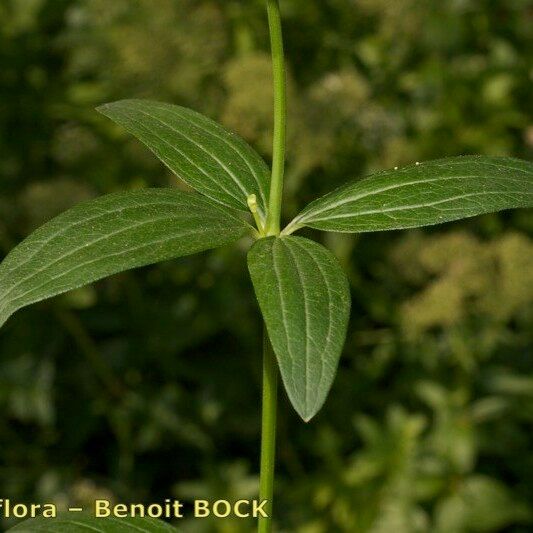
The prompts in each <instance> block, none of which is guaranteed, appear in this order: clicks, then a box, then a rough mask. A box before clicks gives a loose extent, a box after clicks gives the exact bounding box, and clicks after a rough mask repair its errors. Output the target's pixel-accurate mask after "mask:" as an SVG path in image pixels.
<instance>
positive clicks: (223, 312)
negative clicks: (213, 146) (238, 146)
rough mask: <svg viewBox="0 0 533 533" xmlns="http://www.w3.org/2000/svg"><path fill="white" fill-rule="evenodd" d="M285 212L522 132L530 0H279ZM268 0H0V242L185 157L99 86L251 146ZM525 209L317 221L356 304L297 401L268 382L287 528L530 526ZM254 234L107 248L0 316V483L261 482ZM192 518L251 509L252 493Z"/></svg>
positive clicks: (52, 497)
mask: <svg viewBox="0 0 533 533" xmlns="http://www.w3.org/2000/svg"><path fill="white" fill-rule="evenodd" d="M282 7H283V10H284V16H285V33H286V41H287V43H286V47H287V55H288V61H289V64H290V70H291V71H290V87H289V94H290V131H289V162H288V163H289V166H288V176H287V187H286V189H287V209H286V213H285V214H286V216H287V217H289V216H291V215H293V214H295V212H296V211H297V210H298V209H299V208H300V207H302V206H303V205H305V203H306V202H307V201H309V200H310V199H312V198H315V197H316V196H318V195H319V194H321V193H323V192H325V191H327V190H330V189H332V188H333V187H334V186H336V185H338V184H340V183H342V182H344V181H345V180H347V179H349V178H353V177H356V176H359V175H363V174H365V173H368V172H370V171H372V170H375V169H380V168H387V167H391V166H395V165H402V164H404V163H407V162H412V161H416V160H424V159H429V158H434V157H439V156H445V155H459V154H464V153H483V154H491V155H514V156H518V157H523V158H526V159H531V158H532V157H533V122H532V120H531V119H532V116H533V99H532V98H531V84H532V81H533V65H532V62H531V53H530V52H527V50H528V49H529V50H531V48H530V47H529V48H528V46H530V44H531V39H532V38H533V10H532V6H531V3H530V2H528V1H527V0H495V1H489V0H446V1H443V2H427V1H423V0H330V1H328V2H323V1H318V0H283V1H282ZM266 31H267V30H266V22H265V15H264V12H263V2H262V1H260V0H250V1H247V2H239V1H238V0H234V1H230V0H225V1H222V0H219V1H215V0H159V1H158V2H153V1H150V0H113V1H112V2H110V1H108V0H3V1H2V2H1V3H0V64H1V75H0V248H1V250H2V253H6V252H7V251H8V250H9V249H10V248H11V247H12V246H14V245H15V244H16V243H17V242H19V241H20V240H21V239H22V238H23V237H24V236H25V235H27V234H28V233H29V232H30V231H31V230H32V229H34V228H35V227H36V226H38V225H39V224H41V223H42V222H44V221H45V220H47V219H49V218H50V217H52V216H54V215H55V214H57V213H59V212H61V211H62V210H64V209H66V208H68V207H69V206H70V205H73V204H75V203H77V202H79V201H81V200H83V199H86V198H89V197H92V196H95V195H97V194H105V193H109V192H112V191H116V190H124V189H133V188H138V187H144V186H169V185H176V180H175V178H174V177H173V176H172V175H170V174H169V173H168V172H167V171H166V170H165V169H164V168H163V166H162V165H161V164H159V163H158V162H157V160H156V159H155V158H154V157H153V156H151V155H150V154H149V153H148V151H147V150H145V149H144V148H143V147H142V146H141V145H140V144H139V143H137V142H136V141H135V140H133V139H132V138H131V137H130V136H128V135H127V134H125V133H124V132H123V131H122V130H120V129H119V128H116V127H114V126H113V125H112V124H111V123H109V122H108V121H106V120H105V119H103V118H102V117H99V116H98V115H97V114H96V113H95V112H94V107H95V106H96V105H98V104H100V103H102V102H105V101H110V100H114V99H119V98H123V97H149V98H155V99H159V100H166V101H170V102H174V103H179V104H181V105H186V106H190V107H193V108H195V109H197V110H199V111H202V112H204V113H206V114H208V115H209V116H211V117H213V118H215V119H218V120H220V121H221V122H223V123H224V124H225V125H226V126H228V127H230V128H232V129H233V130H235V131H237V132H239V133H240V134H241V135H242V136H244V137H245V138H246V139H247V140H248V141H249V142H251V143H252V144H253V145H254V146H255V147H256V148H257V149H258V150H259V151H260V152H261V153H263V155H264V156H265V157H266V158H268V157H269V154H270V142H271V134H272V133H271V110H272V103H271V98H272V90H271V87H270V63H269V56H268V51H269V50H268V36H267V33H266ZM529 215H530V213H526V212H515V213H503V214H500V215H493V216H486V217H481V218H477V219H473V220H468V221H465V222H462V223H454V224H448V225H446V226H442V227H435V228H431V229H429V230H427V231H424V232H420V231H412V232H392V233H389V234H368V235H361V236H359V237H357V236H343V235H328V236H326V237H325V241H326V244H327V245H328V246H329V247H330V248H331V249H332V250H333V251H334V252H335V253H336V254H337V256H338V257H339V258H340V259H341V260H342V262H343V263H344V265H345V266H346V268H347V269H348V271H349V273H350V281H351V285H352V292H353V299H354V304H353V316H352V322H351V325H350V329H349V337H348V342H347V346H346V349H345V353H344V356H343V359H342V362H341V368H340V372H339V375H338V378H337V380H336V383H335V385H334V388H333V392H332V395H331V397H330V399H329V400H328V402H327V404H326V407H325V408H324V410H323V411H322V412H321V414H320V415H319V416H318V417H317V418H316V420H314V421H313V422H312V423H311V424H309V425H304V424H302V423H300V421H299V420H298V418H297V416H296V415H295V414H294V413H293V412H292V409H291V408H290V407H289V404H288V402H287V401H286V399H285V398H284V397H283V395H282V397H281V400H280V411H281V412H280V432H279V466H278V472H279V485H278V489H277V495H276V496H277V503H276V513H277V520H278V528H279V531H291V532H292V531H295V532H300V533H323V532H328V533H329V532H337V531H338V532H355V533H363V532H364V533H390V532H395V533H419V532H435V533H478V532H479V533H484V532H486V533H491V532H508V533H525V532H526V531H531V528H532V527H533V507H532V505H531V502H533V481H532V480H533V453H532V450H533V355H532V348H531V347H532V343H531V333H532V331H533V327H532V326H533V324H532V322H533V321H532V316H533V315H532V313H533V310H532V305H531V303H532V300H533V244H532V241H531V230H532V220H531V217H530V216H529ZM248 244H249V243H247V242H243V243H241V244H240V245H239V246H238V247H237V249H236V250H235V249H223V250H218V251H214V252H211V253H208V254H203V255H202V256H201V257H191V258H185V259H181V260H179V261H175V262H171V263H165V264H162V265H159V266H155V267H149V268H143V269H140V270H138V271H134V272H130V273H126V274H122V275H118V276H115V277H113V278H110V279H108V280H105V281H102V282H99V283H97V284H96V285H95V286H92V287H88V288H84V289H82V290H78V291H74V292H72V293H70V294H68V295H66V296H64V297H61V298H57V299H55V300H53V301H49V302H45V303H42V304H39V305H37V306H34V307H31V308H29V309H26V310H24V311H22V312H20V313H18V315H16V316H15V317H14V318H12V319H11V320H10V322H9V323H8V324H7V325H6V327H5V328H4V329H3V330H2V332H0V353H1V354H2V356H1V358H0V408H1V411H2V416H1V417H0V495H1V496H2V497H9V498H11V499H18V500H22V501H34V500H40V501H55V502H57V503H59V504H62V505H67V504H69V503H83V502H88V501H90V500H92V499H93V498H94V497H95V495H100V496H104V497H106V496H107V497H110V498H113V499H115V500H117V501H154V500H157V499H159V498H165V497H179V498H182V499H186V500H192V499H194V498H213V499H214V498H229V499H232V498H233V499H239V498H251V497H254V496H255V495H256V492H257V459H258V457H257V455H258V442H259V418H258V413H259V390H260V389H259V387H260V358H259V347H260V323H259V316H258V312H257V310H256V306H255V302H254V299H253V295H252V291H251V286H250V283H249V282H248V281H247V273H246V269H245V261H244V254H245V250H246V248H247V246H248ZM181 525H182V526H183V531H186V532H188V531H191V532H195V533H196V532H199V533H202V532H206V533H207V532H220V533H224V532H236V533H239V532H247V531H250V530H251V525H250V523H247V522H243V521H231V520H216V521H208V520H207V521H194V522H193V521H192V520H189V521H185V522H183V523H182V524H181Z"/></svg>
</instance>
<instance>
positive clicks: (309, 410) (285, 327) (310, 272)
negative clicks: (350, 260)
mask: <svg viewBox="0 0 533 533" xmlns="http://www.w3.org/2000/svg"><path fill="white" fill-rule="evenodd" d="M248 268H249V270H250V275H251V277H252V282H253V285H254V288H255V293H256V295H257V299H258V301H259V306H260V308H261V312H262V314H263V317H264V320H265V323H266V327H267V331H268V335H269V337H270V341H271V342H272V347H273V348H274V352H275V353H276V357H277V359H278V363H279V367H280V370H281V376H282V378H283V383H284V385H285V388H286V390H287V394H288V395H289V399H290V400H291V402H292V404H293V406H294V408H295V409H296V411H297V412H298V414H299V415H300V416H301V417H302V418H303V419H304V420H305V421H306V422H307V421H309V420H310V419H311V418H312V417H313V416H314V415H315V414H316V413H317V412H318V411H319V410H320V408H321V407H322V405H323V403H324V401H325V400H326V397H327V395H328V392H329V389H330V388H331V384H332V382H333V379H334V377H335V373H336V371H337V364H338V361H339V357H340V354H341V351H342V347H343V344H344V339H345V337H346V329H347V326H348V318H349V314H350V290H349V285H348V280H347V278H346V275H345V274H344V272H343V270H342V269H341V267H340V265H339V263H338V262H337V260H336V258H335V257H334V256H333V254H332V253H331V252H330V251H329V250H327V249H326V248H324V247H323V246H322V245H320V244H318V243H316V242H313V241H310V240H308V239H304V238H301V237H281V238H274V237H270V238H266V239H260V240H259V241H257V242H256V243H255V244H254V245H253V247H252V248H251V250H250V252H249V254H248Z"/></svg>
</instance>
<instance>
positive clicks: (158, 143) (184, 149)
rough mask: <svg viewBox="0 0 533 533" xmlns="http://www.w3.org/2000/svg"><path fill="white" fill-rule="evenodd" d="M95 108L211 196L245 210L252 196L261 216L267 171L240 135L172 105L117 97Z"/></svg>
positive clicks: (266, 195) (197, 114)
mask: <svg viewBox="0 0 533 533" xmlns="http://www.w3.org/2000/svg"><path fill="white" fill-rule="evenodd" d="M98 111H100V112H101V113H103V114H104V115H106V116H107V117H109V118H110V119H112V120H113V121H115V122H116V123H117V124H120V125H121V126H123V127H124V128H125V129H126V130H127V131H129V132H130V133H131V134H133V135H135V137H137V138H138V139H139V140H140V141H142V142H143V143H144V144H145V145H146V146H147V147H148V148H150V150H151V151H152V152H153V153H154V154H155V155H156V156H157V157H158V158H159V159H160V160H161V161H163V163H165V165H167V167H168V168H169V169H170V170H171V171H172V172H174V173H175V174H176V175H177V176H178V177H180V178H181V179H182V180H183V181H185V182H186V183H188V184H189V185H190V186H191V187H193V188H194V189H196V190H197V191H198V192H201V193H202V194H205V195H206V196H208V197H209V198H211V199H212V200H215V201H216V202H219V203H222V204H224V205H227V206H229V207H234V208H236V209H242V210H244V211H248V204H247V203H246V201H247V198H248V196H249V195H251V194H255V195H256V196H257V202H258V206H259V210H260V212H261V214H262V216H264V214H265V208H266V205H267V197H268V191H269V187H270V172H269V170H268V167H267V166H266V164H265V162H264V161H263V159H261V157H260V156H259V155H258V154H257V153H256V152H255V151H254V150H253V149H252V148H251V147H250V146H249V145H248V144H247V143H246V142H245V141H243V140H242V139H241V138H240V137H238V136H237V135H235V134H233V133H230V132H229V131H227V130H226V129H224V128H223V127H222V126H221V125H220V124H217V123H216V122H214V121H213V120H211V119H209V118H207V117H205V116H203V115H201V114H200V113H197V112H195V111H192V110H190V109H186V108H183V107H180V106H177V105H172V104H164V103H160V102H152V101H149V100H121V101H118V102H114V103H111V104H105V105H103V106H100V107H99V108H98Z"/></svg>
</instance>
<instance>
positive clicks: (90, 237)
mask: <svg viewBox="0 0 533 533" xmlns="http://www.w3.org/2000/svg"><path fill="white" fill-rule="evenodd" d="M246 229H247V225H246V223H245V222H244V221H242V220H241V219H239V218H238V217H237V216H234V215H233V214H232V213H230V212H229V211H228V210H227V209H226V208H224V207H222V206H220V205H219V204H215V203H213V202H212V201H211V200H209V199H207V198H204V197H202V196H200V195H198V194H196V193H187V192H183V191H179V190H177V189H145V190H140V191H134V192H124V193H117V194H110V195H107V196H102V197H100V198H97V199H95V200H91V201H89V202H85V203H82V204H80V205H77V206H76V207H74V208H72V209H70V210H68V211H66V212H65V213H63V214H62V215H60V216H58V217H56V218H54V219H53V220H51V221H50V222H48V223H47V224H45V225H44V226H42V227H41V228H39V229H38V230H37V231H35V232H34V233H32V234H31V235H30V236H29V237H28V238H27V239H25V240H24V241H23V242H22V243H21V244H19V245H18V246H17V247H16V248H14V249H13V250H12V251H11V253H10V254H9V255H8V256H7V257H6V259H5V260H4V261H3V263H2V264H1V265H0V326H1V325H2V324H3V323H4V322H5V321H6V320H7V318H8V317H9V316H10V315H11V314H12V313H14V312H15V311H16V310H17V309H20V308H21V307H24V306H26V305H29V304H31V303H34V302H37V301H39V300H43V299H44V298H49V297H50V296H54V295H56V294H60V293H62V292H65V291H67V290H70V289H74V288H77V287H80V286H82V285H84V284H87V283H90V282H92V281H96V280H98V279H101V278H103V277H105V276H108V275H110V274H115V273H117V272H121V271H123V270H127V269H130V268H134V267H139V266H143V265H148V264H151V263H156V262H158V261H163V260H166V259H172V258H174V257H179V256H183V255H189V254H193V253H196V252H199V251H202V250H207V249H209V248H214V247H217V246H221V245H224V244H228V243H230V242H233V241H235V240H237V239H238V238H240V237H241V236H242V235H243V234H244V233H245V231H246Z"/></svg>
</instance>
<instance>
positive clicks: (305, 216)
mask: <svg viewBox="0 0 533 533" xmlns="http://www.w3.org/2000/svg"><path fill="white" fill-rule="evenodd" d="M377 177H379V176H368V177H367V178H365V179H364V180H361V181H359V182H357V184H356V185H361V184H363V183H364V182H366V181H367V180H368V182H369V181H371V180H372V179H373V178H377ZM476 178H480V179H487V177H486V176H480V175H477V174H468V175H464V176H440V177H437V178H429V179H425V180H416V181H409V182H404V183H395V184H393V185H389V186H387V187H382V188H381V189H377V190H373V191H366V192H364V193H361V194H357V195H356V196H352V197H348V198H342V199H341V200H339V201H338V202H335V203H332V204H329V205H327V206H324V207H323V208H322V209H318V210H316V211H313V209H312V207H311V206H310V208H309V210H308V211H307V213H306V212H304V213H302V214H301V215H300V216H297V217H296V218H295V219H294V220H293V222H292V223H291V225H294V224H296V223H305V222H309V221H316V219H314V217H315V216H316V215H320V214H322V213H324V212H326V211H330V210H332V209H336V208H337V207H341V206H343V205H345V204H349V203H352V202H357V201H358V200H361V199H363V198H367V197H368V196H374V195H377V194H381V193H383V192H387V191H391V190H395V189H400V188H402V187H408V186H411V185H425V184H427V183H433V182H437V181H448V180H462V179H476ZM492 179H494V178H492ZM496 179H504V180H506V181H514V182H517V183H523V181H522V180H517V179H513V178H510V177H506V178H503V177H502V178H496ZM520 193H521V191H520ZM322 200H323V199H322Z"/></svg>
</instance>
